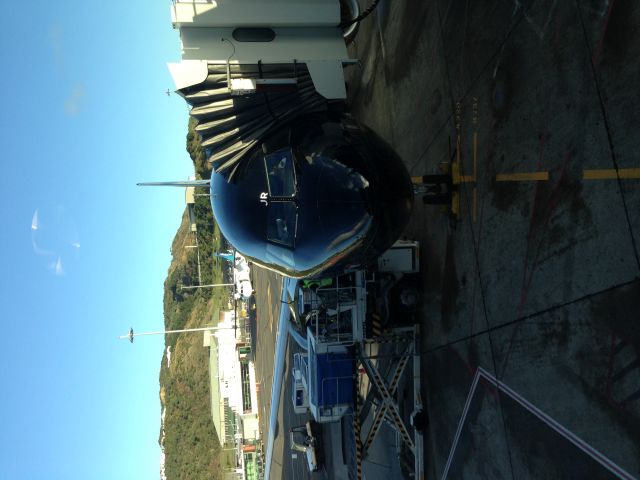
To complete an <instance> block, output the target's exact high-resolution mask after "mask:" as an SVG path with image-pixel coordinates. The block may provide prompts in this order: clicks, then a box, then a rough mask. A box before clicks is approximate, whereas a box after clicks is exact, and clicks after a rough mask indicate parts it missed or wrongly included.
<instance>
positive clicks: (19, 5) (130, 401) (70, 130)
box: [0, 0, 193, 480]
mask: <svg viewBox="0 0 640 480" xmlns="http://www.w3.org/2000/svg"><path fill="white" fill-rule="evenodd" d="M169 6H170V2H169V1H166V2H152V1H143V0H136V1H135V2H131V1H125V0H109V1H106V2H105V1H88V2H87V1H85V2H81V1H77V0H65V1H64V2H47V1H35V2H9V3H7V4H6V5H4V9H3V13H4V15H5V17H4V18H5V22H4V25H3V28H2V30H0V36H1V37H2V43H3V46H4V47H3V49H2V53H1V54H0V55H1V59H2V64H3V67H2V75H1V77H0V78H1V80H0V82H1V83H2V85H0V87H1V89H0V91H1V92H2V93H1V95H2V107H3V108H2V109H1V110H0V115H1V116H2V127H1V130H0V131H1V132H2V134H1V135H2V147H1V148H2V174H0V192H1V193H0V195H2V198H1V202H0V221H1V222H2V227H1V228H0V240H1V244H0V245H1V247H2V248H1V249H0V255H1V259H2V266H3V268H2V274H1V275H0V292H1V294H0V295H1V297H0V298H1V299H2V307H3V309H2V310H3V313H2V315H1V317H0V318H1V319H2V329H3V337H4V342H3V345H2V347H1V348H0V372H1V381H2V391H1V394H0V421H1V424H2V435H1V436H0V478H3V479H29V480H34V479H65V480H68V479H83V480H86V479H118V480H123V479H136V480H144V479H157V478H158V477H159V461H160V449H159V447H158V443H157V440H158V435H159V428H160V404H159V398H158V373H159V366H160V361H161V356H162V350H163V347H164V342H163V339H162V337H145V338H142V339H138V340H137V341H136V343H135V344H134V345H131V344H129V342H128V341H122V340H118V339H117V336H118V335H120V334H124V333H126V332H127V331H128V329H129V326H133V327H134V328H135V329H136V330H137V331H144V330H157V329H160V328H161V327H162V325H163V317H162V293H163V282H164V278H165V275H166V271H167V268H168V266H169V261H170V253H169V250H170V247H171V241H172V239H173V236H174V234H175V231H176V229H177V227H178V225H179V222H180V218H181V214H182V211H183V209H184V191H183V190H182V189H142V188H140V187H136V185H135V184H136V182H138V181H144V180H168V179H186V178H187V177H188V175H190V174H191V173H192V172H193V167H192V165H191V161H190V160H189V157H188V155H187V153H186V151H185V135H186V125H187V108H186V104H185V102H184V101H183V100H182V99H180V98H179V97H178V96H176V95H172V96H171V97H167V96H166V94H165V93H164V92H165V91H166V90H167V88H170V89H172V90H173V88H172V87H173V85H172V82H171V78H170V76H169V73H168V70H167V68H166V62H168V61H179V40H178V35H177V31H174V30H173V29H172V27H171V23H170V13H169ZM36 211H37V212H38V215H37V221H36V222H35V225H37V227H38V228H37V229H36V230H34V229H32V223H33V222H34V213H35V212H36Z"/></svg>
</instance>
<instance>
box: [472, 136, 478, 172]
mask: <svg viewBox="0 0 640 480" xmlns="http://www.w3.org/2000/svg"><path fill="white" fill-rule="evenodd" d="M477 166H478V132H473V179H474V180H475V178H476V172H477V170H476V167H477Z"/></svg>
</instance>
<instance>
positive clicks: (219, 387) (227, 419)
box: [203, 311, 260, 480]
mask: <svg viewBox="0 0 640 480" xmlns="http://www.w3.org/2000/svg"><path fill="white" fill-rule="evenodd" d="M216 318H218V319H219V322H218V324H217V326H218V328H219V329H218V330H217V331H215V332H210V331H207V332H205V335H204V341H203V344H204V346H205V347H209V378H210V395H211V417H212V419H213V425H214V427H215V429H216V433H217V434H218V438H219V440H220V444H221V445H222V447H223V448H224V449H234V450H235V451H236V470H235V471H234V472H232V476H233V475H241V476H238V477H233V478H242V479H245V480H252V479H254V478H257V477H256V472H257V463H256V462H257V455H256V445H255V444H256V441H257V440H259V438H260V430H259V426H258V393H257V390H256V377H255V367H254V363H253V360H252V358H253V357H252V356H251V355H248V354H247V353H248V352H247V343H246V341H244V339H243V338H241V337H239V338H236V331H235V330H234V328H233V326H234V312H233V311H228V312H219V313H216V314H215V315H214V319H216ZM230 473H231V472H230ZM230 478H231V477H230Z"/></svg>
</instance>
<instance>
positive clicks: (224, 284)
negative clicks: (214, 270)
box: [180, 283, 234, 290]
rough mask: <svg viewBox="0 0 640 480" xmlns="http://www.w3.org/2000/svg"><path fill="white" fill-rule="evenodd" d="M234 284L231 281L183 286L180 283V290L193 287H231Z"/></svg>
mask: <svg viewBox="0 0 640 480" xmlns="http://www.w3.org/2000/svg"><path fill="white" fill-rule="evenodd" d="M233 285H234V284H233V283H212V284H209V285H188V286H186V287H185V286H184V285H180V290H189V289H194V288H213V287H232V286H233Z"/></svg>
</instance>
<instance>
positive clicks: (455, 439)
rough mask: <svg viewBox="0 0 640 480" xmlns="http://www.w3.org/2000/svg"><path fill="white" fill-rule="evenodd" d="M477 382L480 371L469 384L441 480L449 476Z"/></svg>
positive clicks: (477, 371)
mask: <svg viewBox="0 0 640 480" xmlns="http://www.w3.org/2000/svg"><path fill="white" fill-rule="evenodd" d="M478 380H480V370H476V374H475V375H474V377H473V382H472V383H471V390H469V394H468V395H467V401H466V402H465V404H464V408H463V409H462V417H460V421H459V422H458V430H456V434H455V436H454V437H453V445H452V446H451V451H450V452H449V458H447V464H446V465H445V466H444V472H443V473H442V480H445V478H447V475H449V468H450V467H451V461H452V460H453V455H454V454H455V453H456V447H457V446H458V441H459V440H460V433H461V432H462V426H463V425H464V421H465V420H466V418H467V413H469V406H470V405H471V400H472V399H473V394H474V393H475V392H476V387H477V386H478Z"/></svg>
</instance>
